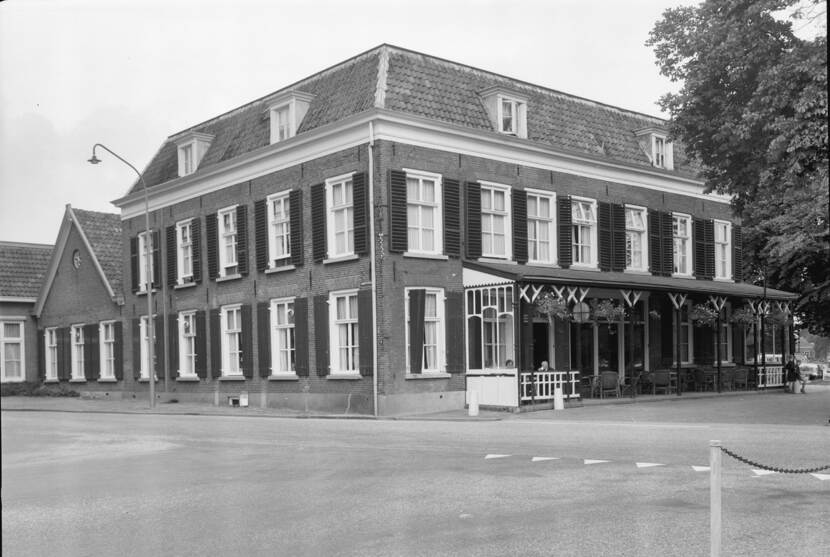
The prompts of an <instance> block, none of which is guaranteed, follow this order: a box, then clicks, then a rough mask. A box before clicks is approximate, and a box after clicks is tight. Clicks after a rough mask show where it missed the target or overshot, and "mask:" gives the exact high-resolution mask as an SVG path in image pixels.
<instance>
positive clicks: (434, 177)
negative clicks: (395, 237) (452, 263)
mask: <svg viewBox="0 0 830 557" xmlns="http://www.w3.org/2000/svg"><path fill="white" fill-rule="evenodd" d="M403 171H404V172H405V173H406V213H407V230H406V238H407V252H408V253H415V254H428V255H440V254H441V253H443V251H444V245H443V243H444V242H443V240H444V228H443V225H444V217H443V209H442V208H443V202H442V200H443V191H444V190H443V183H442V177H441V175H440V174H435V173H432V172H425V171H422V170H412V169H408V168H404V169H403ZM410 180H417V182H418V192H419V195H420V197H421V198H420V199H412V198H410V196H409V181H410ZM424 181H431V182H433V184H434V187H433V192H434V193H433V201H424V200H423V191H424ZM410 208H414V209H416V210H417V214H418V222H413V221H412V219H411V218H410ZM427 210H431V211H432V212H433V220H432V235H433V238H432V249H424V247H423V246H424V236H423V232H424V230H427V229H426V228H425V227H424V226H423V215H424V212H425V211H427ZM413 229H414V230H416V234H417V237H418V244H417V246H413V242H412V241H411V231H412V230H413Z"/></svg>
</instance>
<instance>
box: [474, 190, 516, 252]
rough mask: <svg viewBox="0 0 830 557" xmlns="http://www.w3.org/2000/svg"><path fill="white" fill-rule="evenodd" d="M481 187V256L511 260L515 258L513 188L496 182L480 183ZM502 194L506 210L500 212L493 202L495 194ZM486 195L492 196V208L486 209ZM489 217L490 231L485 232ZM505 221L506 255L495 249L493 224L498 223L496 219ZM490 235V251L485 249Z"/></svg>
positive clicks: (495, 234)
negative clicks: (487, 235)
mask: <svg viewBox="0 0 830 557" xmlns="http://www.w3.org/2000/svg"><path fill="white" fill-rule="evenodd" d="M479 185H480V186H481V195H482V200H481V256H482V257H490V258H493V259H507V260H510V259H512V258H513V229H512V226H513V204H512V198H511V190H512V188H511V187H510V186H508V185H505V184H497V183H495V182H483V181H479ZM496 192H501V193H503V194H504V209H502V210H499V209H495V207H494V204H493V203H492V200H494V199H495V193H496ZM486 193H489V194H490V198H491V203H490V208H489V209H485V208H484V195H485V194H486ZM488 217H489V220H490V225H489V231H488V230H485V222H486V221H487V218H488ZM497 218H498V219H504V228H503V230H504V253H498V252H496V251H495V250H494V249H493V246H494V244H495V239H496V236H497V233H496V232H495V231H494V227H493V224H494V223H495V222H496V219H497ZM486 234H489V235H490V248H491V249H490V251H487V250H486V249H485V245H486V243H487V242H485V235H486Z"/></svg>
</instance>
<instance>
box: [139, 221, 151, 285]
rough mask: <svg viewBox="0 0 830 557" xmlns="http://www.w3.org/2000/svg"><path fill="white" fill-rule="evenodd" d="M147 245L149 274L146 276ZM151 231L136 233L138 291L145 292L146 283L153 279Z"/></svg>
mask: <svg viewBox="0 0 830 557" xmlns="http://www.w3.org/2000/svg"><path fill="white" fill-rule="evenodd" d="M148 246H149V254H150V276H149V277H148V276H147V251H148ZM154 271H155V270H154V269H153V233H152V232H150V233H149V234H148V233H147V231H144V232H141V233H140V234H139V235H138V288H139V291H140V292H146V291H147V287H148V285H149V284H150V283H151V282H152V280H153V274H154Z"/></svg>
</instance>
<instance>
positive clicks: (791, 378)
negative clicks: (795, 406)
mask: <svg viewBox="0 0 830 557" xmlns="http://www.w3.org/2000/svg"><path fill="white" fill-rule="evenodd" d="M784 373H786V377H785V378H784V379H785V381H786V382H787V385H786V387H784V391H785V392H788V393H793V394H795V382H796V381H798V368H797V367H796V364H795V358H793V356H792V354H790V356H789V357H788V358H787V363H786V364H785V365H784Z"/></svg>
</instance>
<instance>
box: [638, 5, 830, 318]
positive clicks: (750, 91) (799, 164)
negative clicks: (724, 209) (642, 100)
mask: <svg viewBox="0 0 830 557" xmlns="http://www.w3.org/2000/svg"><path fill="white" fill-rule="evenodd" d="M799 6H801V7H802V8H805V7H806V8H807V9H806V10H804V11H801V12H799V10H795V15H794V17H793V18H790V19H788V18H786V17H784V16H782V15H781V14H782V12H784V11H786V10H793V9H794V8H798V7H799ZM808 12H810V13H809V14H808ZM819 12H820V13H819ZM825 15H826V8H824V4H823V3H822V2H821V1H820V0H801V2H799V0H705V1H704V2H702V3H701V4H699V5H697V6H693V7H678V8H672V9H668V10H666V11H665V12H664V13H663V17H662V19H661V20H659V21H658V22H657V23H656V24H655V26H654V28H653V29H652V31H651V34H650V36H649V40H648V41H647V42H646V45H647V46H652V47H654V51H655V54H656V57H657V65H658V66H659V68H660V72H661V73H662V74H663V75H665V76H667V77H668V78H669V79H671V80H672V81H675V82H678V83H680V84H681V85H682V87H681V89H680V91H679V92H678V93H669V94H666V95H664V96H663V97H662V98H661V99H660V105H661V106H662V108H663V109H664V110H667V111H668V112H669V114H671V133H672V135H673V136H674V137H676V138H678V139H680V140H681V141H682V142H683V144H684V146H685V148H686V151H687V152H688V153H689V154H690V155H692V156H693V157H695V158H697V159H698V160H699V161H700V162H701V163H702V166H703V171H702V173H703V177H704V179H705V180H706V182H707V185H708V187H709V189H710V190H714V191H717V192H720V193H725V194H729V195H731V196H732V198H733V208H734V210H735V213H736V214H737V215H738V216H740V217H741V219H742V223H743V232H744V253H745V254H746V255H745V262H746V266H747V267H748V268H747V269H745V276H749V277H754V278H755V280H756V282H758V283H761V282H762V281H763V277H764V275H766V277H767V282H768V285H769V286H771V287H775V288H781V289H784V290H789V291H793V292H798V293H800V294H801V298H800V300H799V303H798V309H797V311H796V315H797V316H798V318H799V319H800V321H801V322H802V323H803V324H804V325H806V326H808V327H809V329H810V330H811V331H812V332H814V333H823V334H828V333H830V230H829V229H828V211H829V210H830V207H829V206H828V205H829V204H828V198H829V197H830V194H829V193H828V148H827V143H828V136H827V134H828V129H827V36H826V35H827V32H826V26H825V27H823V29H822V33H821V34H820V36H817V37H815V38H812V39H802V38H799V37H798V36H797V35H796V33H795V32H794V27H793V24H794V23H795V24H796V26H797V27H796V30H798V28H799V26H804V25H807V24H809V23H810V19H815V18H821V19H820V21H822V22H823V21H824V17H825Z"/></svg>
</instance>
